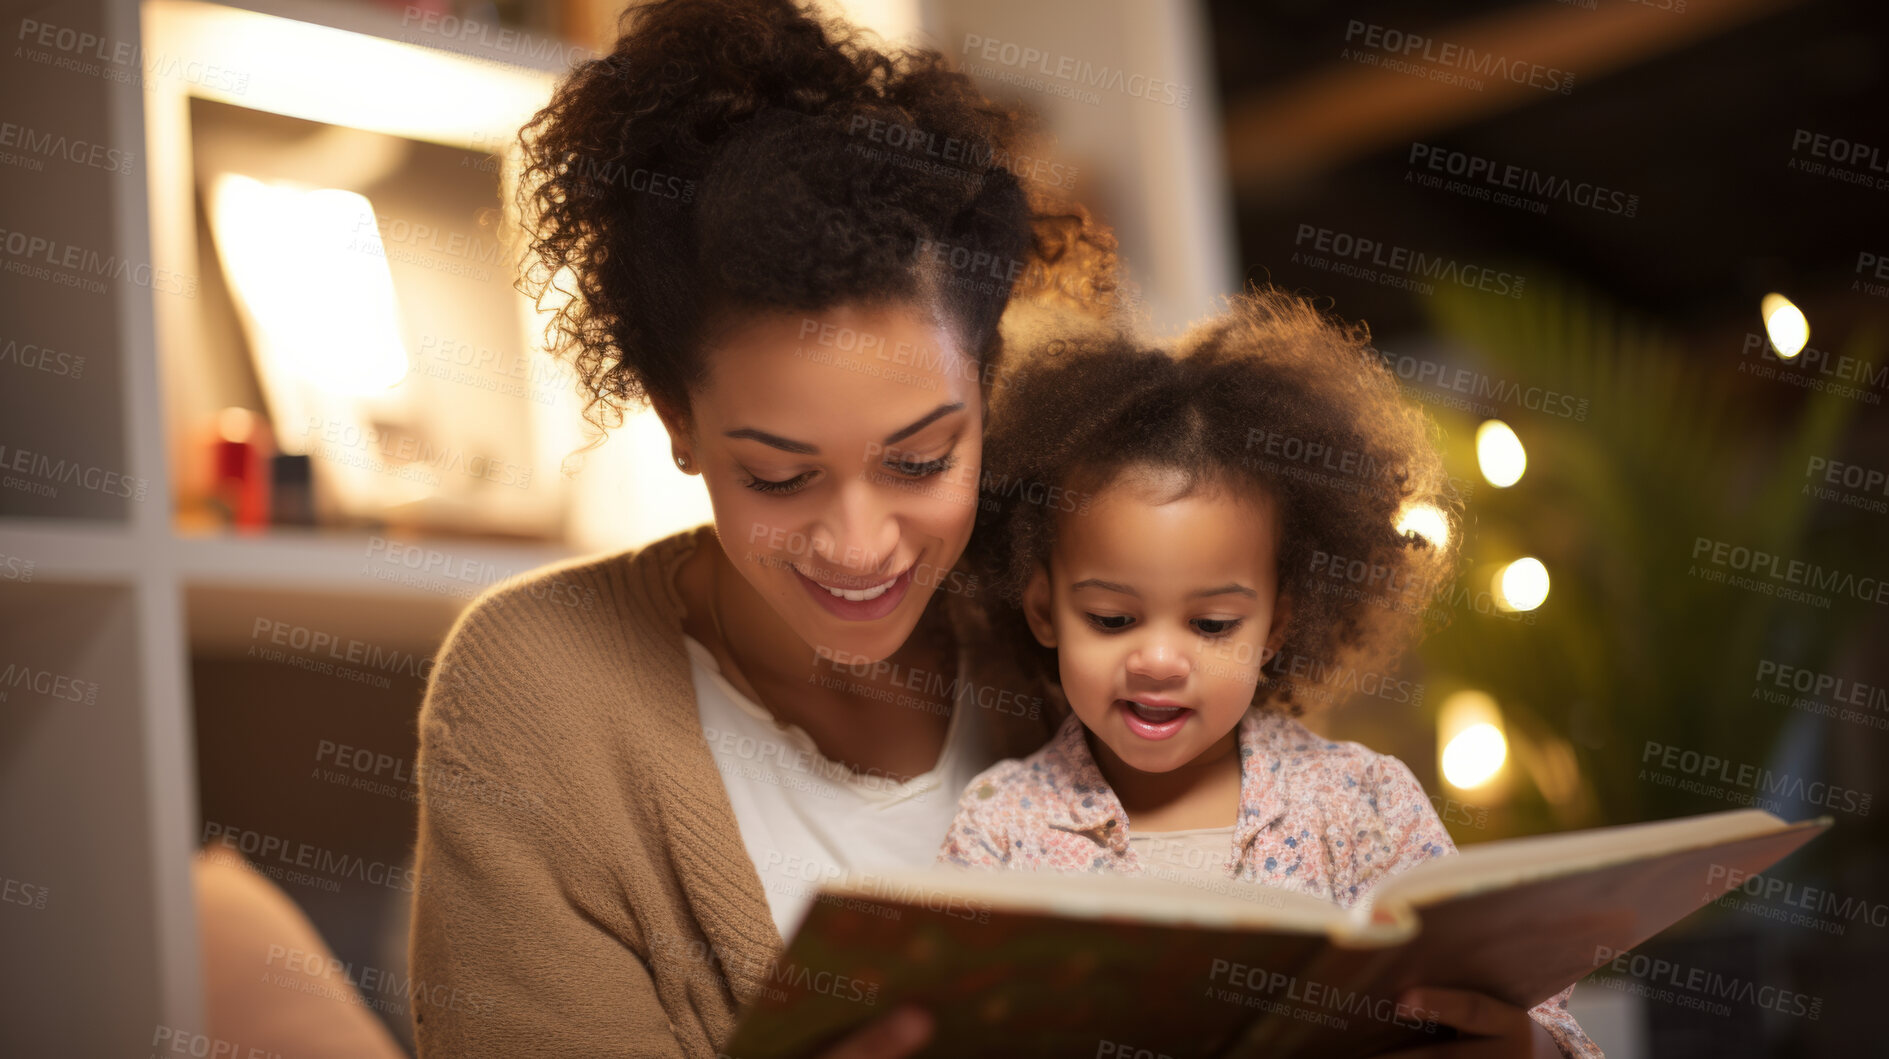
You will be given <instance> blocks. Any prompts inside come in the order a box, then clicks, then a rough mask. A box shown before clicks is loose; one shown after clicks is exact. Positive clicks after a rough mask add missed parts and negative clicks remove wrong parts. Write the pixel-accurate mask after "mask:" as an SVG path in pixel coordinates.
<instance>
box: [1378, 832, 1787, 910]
mask: <svg viewBox="0 0 1889 1059" xmlns="http://www.w3.org/2000/svg"><path fill="white" fill-rule="evenodd" d="M1791 826H1794V825H1791V824H1787V823H1785V822H1784V821H1783V820H1782V819H1780V818H1778V817H1776V816H1774V815H1772V814H1771V813H1768V812H1765V811H1764V810H1762V809H1734V810H1730V811H1727V812H1722V813H1709V814H1706V815H1704V816H1691V817H1685V818H1683V819H1679V820H1656V821H1653V822H1651V823H1644V824H1626V825H1623V826H1620V827H1602V828H1595V829H1593V830H1589V831H1575V832H1570V833H1567V834H1560V835H1535V836H1531V837H1528V838H1517V839H1509V840H1505V841H1502V842H1490V843H1487V844H1485V845H1480V846H1471V847H1469V848H1468V849H1464V850H1461V851H1460V852H1458V853H1457V854H1456V855H1455V856H1453V857H1439V858H1438V859H1436V860H1433V861H1430V862H1429V863H1427V864H1420V865H1418V866H1417V867H1415V868H1412V869H1410V870H1409V871H1406V872H1404V873H1402V874H1400V875H1398V876H1397V877H1396V878H1394V879H1390V880H1387V881H1385V882H1384V883H1383V884H1381V885H1379V886H1378V887H1377V888H1376V889H1375V890H1374V891H1372V893H1371V894H1369V895H1368V896H1367V897H1366V900H1367V901H1371V902H1373V903H1375V904H1380V905H1382V904H1389V903H1392V902H1399V903H1405V904H1409V905H1412V906H1421V905H1424V904H1426V903H1429V902H1432V901H1435V900H1439V899H1442V898H1446V897H1456V896H1464V895H1468V894H1474V893H1479V892H1482V891H1484V890H1493V889H1502V888H1506V887H1509V886H1513V885H1516V884H1518V883H1522V882H1526V881H1529V880H1533V879H1541V878H1547V877H1549V876H1554V875H1562V874H1566V873H1569V872H1575V871H1588V870H1592V869H1595V868H1602V867H1607V866H1609V865H1614V864H1622V863H1625V862H1627V861H1633V860H1640V859H1642V858H1645V857H1649V856H1653V855H1656V854H1661V853H1670V852H1675V851H1678V850H1684V849H1699V848H1702V847H1706V846H1716V845H1721V844H1723V843H1727V842H1733V841H1737V840H1739V839H1743V838H1750V837H1752V836H1755V835H1762V834H1768V833H1770V832H1773V831H1779V830H1782V829H1784V828H1787V827H1791ZM1362 903H1363V902H1360V904H1362Z"/></svg>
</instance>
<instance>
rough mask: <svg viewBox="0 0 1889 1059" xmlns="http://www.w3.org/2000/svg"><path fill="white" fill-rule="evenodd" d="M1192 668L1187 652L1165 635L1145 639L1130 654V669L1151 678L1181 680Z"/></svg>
mask: <svg viewBox="0 0 1889 1059" xmlns="http://www.w3.org/2000/svg"><path fill="white" fill-rule="evenodd" d="M1192 668H1193V664H1192V662H1191V661H1190V660H1189V659H1188V657H1187V653H1186V652H1185V651H1182V650H1181V649H1180V648H1179V647H1177V646H1175V644H1174V643H1173V641H1171V640H1170V639H1168V638H1167V637H1164V636H1156V637H1153V638H1151V639H1148V640H1145V641H1143V642H1142V643H1141V644H1140V645H1138V646H1137V647H1136V648H1135V649H1134V651H1132V652H1130V653H1129V655H1128V671H1129V672H1130V673H1133V674H1135V675H1136V676H1138V677H1145V678H1147V679H1149V680H1179V679H1181V678H1182V677H1185V676H1187V674H1188V672H1189V671H1190V670H1191V669H1192Z"/></svg>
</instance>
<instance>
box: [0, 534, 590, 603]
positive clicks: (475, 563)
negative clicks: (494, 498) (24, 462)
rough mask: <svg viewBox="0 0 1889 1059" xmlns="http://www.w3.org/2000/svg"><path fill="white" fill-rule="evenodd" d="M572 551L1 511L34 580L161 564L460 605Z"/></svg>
mask: <svg viewBox="0 0 1889 1059" xmlns="http://www.w3.org/2000/svg"><path fill="white" fill-rule="evenodd" d="M573 554H575V551H574V550H573V549H571V548H569V547H565V546H560V545H556V544H550V543H544V544H532V543H512V542H504V541H491V540H479V539H473V538H439V537H399V536H393V535H382V534H371V533H345V532H335V531H315V530H292V529H273V530H270V531H268V532H266V533H260V534H255V535H245V534H235V533H218V534H205V535H197V536H175V535H173V536H171V537H168V538H162V539H156V540H153V539H151V538H150V537H148V536H145V535H141V534H138V533H136V532H135V531H133V530H131V529H129V528H127V527H126V526H124V525H122V524H120V525H110V524H99V523H95V522H80V521H73V520H43V519H20V518H4V519H0V556H5V557H7V558H8V559H13V558H17V559H19V560H20V561H21V563H22V564H24V563H30V564H32V580H35V581H70V582H84V583H94V582H123V581H129V580H134V579H136V578H138V577H140V576H146V575H153V574H157V575H162V576H166V577H169V578H174V579H175V580H177V581H179V582H181V583H183V584H184V585H186V586H191V587H194V586H199V585H206V586H220V587H226V588H249V589H278V590H284V591H295V590H305V591H313V590H319V591H322V592H324V593H327V594H331V595H339V596H353V597H368V598H378V597H414V598H449V599H453V600H456V601H457V602H458V603H459V604H460V605H463V604H464V603H466V602H467V601H469V600H471V599H472V598H473V597H474V596H476V595H477V594H478V591H479V590H480V589H482V588H483V587H484V586H485V585H488V584H491V583H493V582H496V581H499V580H503V579H504V578H506V577H509V576H511V575H512V574H517V573H523V572H525V571H528V570H532V569H534V568H536V567H539V566H543V565H544V564H546V563H550V562H555V561H557V560H559V559H564V558H568V557H570V556H571V555H573ZM14 579H17V578H14Z"/></svg>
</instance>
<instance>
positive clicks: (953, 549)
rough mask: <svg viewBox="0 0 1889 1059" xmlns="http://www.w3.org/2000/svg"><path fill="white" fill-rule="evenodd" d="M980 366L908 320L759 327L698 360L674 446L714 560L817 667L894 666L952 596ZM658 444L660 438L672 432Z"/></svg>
mask: <svg viewBox="0 0 1889 1059" xmlns="http://www.w3.org/2000/svg"><path fill="white" fill-rule="evenodd" d="M978 377H979V366H978V364H977V362H976V361H975V360H973V359H972V358H971V357H969V356H968V355H966V354H965V353H963V352H962V351H961V349H960V346H959V343H958V341H957V339H956V336H955V335H954V334H953V332H952V331H951V330H950V329H949V328H948V327H946V326H944V325H943V324H942V323H940V322H939V321H937V320H934V319H933V318H932V316H931V314H930V313H929V312H926V311H924V310H921V309H919V308H916V307H911V306H889V307H884V308H858V307H840V308H835V309H831V310H828V311H823V312H818V313H779V314H772V315H768V316H764V317H761V318H759V319H758V320H756V321H754V322H752V323H749V324H747V325H746V326H743V327H742V328H740V329H739V330H737V331H736V332H734V333H732V334H730V335H729V336H728V337H727V338H726V339H725V340H724V341H722V342H721V343H720V344H718V345H717V346H716V347H715V348H714V349H713V350H711V351H710V352H709V354H708V373H707V378H706V380H705V382H704V383H703V385H702V386H701V387H700V388H699V389H698V390H696V391H693V392H692V393H691V394H690V401H691V407H690V409H689V413H688V415H689V422H688V424H687V427H688V429H687V430H686V431H685V432H684V437H685V438H686V440H681V441H678V443H677V444H678V450H679V451H681V452H685V453H687V454H688V455H689V456H690V459H691V467H692V468H695V469H699V471H700V472H701V474H702V477H703V479H704V481H705V482H706V483H707V485H708V495H709V500H710V502H711V503H712V505H713V507H714V511H715V528H716V533H717V535H718V536H719V537H720V538H721V542H722V549H723V550H724V551H725V552H726V553H727V554H728V558H729V560H730V561H731V562H732V563H733V564H734V566H735V568H736V569H738V570H740V571H741V573H742V576H743V577H745V578H746V579H747V581H748V583H749V584H750V585H752V586H753V588H754V590H755V591H756V592H758V593H759V594H760V595H761V597H762V598H763V599H765V600H766V601H767V602H768V604H769V605H771V606H772V607H773V609H774V611H775V613H776V614H778V615H779V617H780V618H781V620H782V621H783V622H784V623H785V624H786V625H787V626H788V627H790V628H791V629H792V630H793V631H794V632H795V633H797V634H798V635H799V636H800V637H801V639H803V640H805V641H806V642H807V643H808V645H810V646H812V647H813V648H814V649H815V650H816V651H818V652H820V653H821V654H822V655H823V656H827V655H828V654H829V652H830V656H831V658H832V659H833V660H834V661H836V662H840V663H855V662H861V661H878V660H880V659H883V658H886V657H888V656H890V655H891V654H892V653H893V652H894V651H896V650H897V649H898V648H899V646H900V645H901V644H903V643H904V642H905V640H906V638H907V637H908V636H909V635H910V634H911V632H912V629H913V628H914V627H915V626H916V625H917V623H918V619H919V617H920V615H921V614H922V613H923V612H924V610H925V607H926V604H927V603H928V602H929V601H930V599H931V597H932V594H933V592H935V591H937V590H938V589H940V588H944V589H946V590H947V591H951V590H962V587H963V586H962V584H961V583H960V582H961V580H962V578H961V575H953V574H952V573H951V568H952V566H953V565H954V564H955V563H956V562H957V560H958V557H959V556H960V555H961V554H962V553H963V551H964V547H965V545H966V543H967V542H968V541H969V540H970V536H971V527H972V525H973V524H974V523H975V520H976V513H977V483H978V476H979V473H980V469H981V459H982V456H983V428H984V422H983V407H982V403H981V398H980V393H979V387H978ZM672 432H673V431H672Z"/></svg>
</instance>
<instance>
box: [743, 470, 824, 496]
mask: <svg viewBox="0 0 1889 1059" xmlns="http://www.w3.org/2000/svg"><path fill="white" fill-rule="evenodd" d="M812 477H813V472H812V471H806V472H803V473H801V474H796V475H794V476H793V477H792V478H789V479H787V480H786V481H784V482H774V481H769V480H768V479H766V478H756V477H755V476H754V475H752V474H750V475H748V480H747V481H746V482H745V483H743V484H745V485H746V486H747V487H748V488H750V489H752V490H754V491H755V492H757V493H769V494H774V495H779V494H782V493H791V492H794V491H795V490H797V489H799V488H800V487H801V486H803V485H805V484H806V482H807V479H809V478H812Z"/></svg>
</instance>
